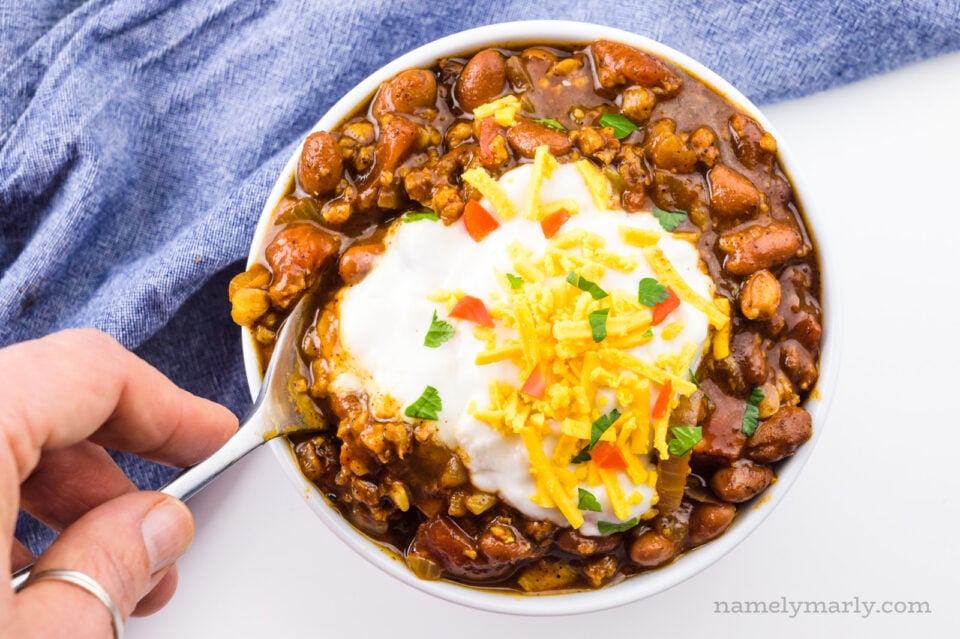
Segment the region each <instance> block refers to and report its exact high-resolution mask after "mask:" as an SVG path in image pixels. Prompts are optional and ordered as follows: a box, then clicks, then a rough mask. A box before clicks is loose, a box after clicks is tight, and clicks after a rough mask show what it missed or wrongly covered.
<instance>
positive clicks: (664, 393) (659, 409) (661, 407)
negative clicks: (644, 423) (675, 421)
mask: <svg viewBox="0 0 960 639" xmlns="http://www.w3.org/2000/svg"><path fill="white" fill-rule="evenodd" d="M671 395H673V384H671V383H670V380H669V379H668V380H667V381H666V383H664V385H663V386H661V387H660V394H659V395H657V401H655V402H654V403H653V412H652V413H650V415H651V416H652V417H653V418H654V419H660V418H661V417H663V416H664V415H666V414H667V406H669V405H670V396H671Z"/></svg>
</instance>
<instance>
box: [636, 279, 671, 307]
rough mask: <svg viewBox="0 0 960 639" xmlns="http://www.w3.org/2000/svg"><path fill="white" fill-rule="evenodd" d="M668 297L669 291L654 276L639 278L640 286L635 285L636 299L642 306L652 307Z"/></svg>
mask: <svg viewBox="0 0 960 639" xmlns="http://www.w3.org/2000/svg"><path fill="white" fill-rule="evenodd" d="M668 297H670V291H668V290H667V287H666V286H664V285H663V284H661V283H660V282H658V281H657V280H655V279H654V278H652V277H645V278H643V279H642V280H640V286H638V287H637V299H638V300H639V301H640V303H641V304H643V305H644V306H649V307H651V308H653V307H654V306H656V305H657V304H659V303H660V302H662V301H663V300H665V299H667V298H668Z"/></svg>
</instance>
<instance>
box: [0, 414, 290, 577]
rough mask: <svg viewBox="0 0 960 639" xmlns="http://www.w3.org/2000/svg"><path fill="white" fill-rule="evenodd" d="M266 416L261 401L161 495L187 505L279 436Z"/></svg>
mask: <svg viewBox="0 0 960 639" xmlns="http://www.w3.org/2000/svg"><path fill="white" fill-rule="evenodd" d="M265 412H267V411H266V409H265V404H264V403H263V402H261V401H258V402H257V403H256V404H255V405H254V407H253V410H251V412H250V413H249V414H248V415H247V417H246V419H244V420H243V423H242V424H241V425H240V430H238V431H237V432H236V433H234V435H233V437H231V438H230V439H228V440H227V443H225V444H224V445H223V446H221V447H220V448H219V449H218V450H217V451H216V452H215V453H213V454H212V455H210V456H209V457H207V458H206V459H204V460H203V461H202V462H200V463H199V464H197V465H196V466H191V467H190V468H187V469H185V470H184V471H182V472H181V473H180V474H179V475H177V476H176V477H174V478H173V479H172V480H171V481H169V482H168V483H167V484H166V485H164V486H163V488H161V489H160V492H161V493H165V494H167V495H171V496H173V497H176V498H177V499H179V500H181V501H186V500H188V499H190V498H191V497H193V496H194V495H196V494H197V493H198V492H200V491H201V490H203V489H204V488H205V487H206V486H207V484H209V483H210V482H212V481H213V480H214V479H216V478H217V477H219V476H220V474H221V473H223V471H225V470H226V469H228V468H230V467H231V466H233V465H234V464H235V463H237V461H239V460H240V458H241V457H243V456H244V455H246V454H247V453H249V452H250V451H252V450H254V449H256V448H259V447H260V446H262V445H263V444H265V443H266V442H267V441H269V440H270V439H273V437H274V436H276V434H277V433H276V431H274V433H269V434H265V432H264V431H265V430H266V429H265V428H263V422H264V421H265V416H264V413H265ZM32 568H33V564H32V563H30V564H27V565H26V566H24V567H23V568H21V569H20V570H18V571H16V572H15V573H13V575H11V578H10V583H11V586H12V587H13V591H14V592H18V591H19V590H20V589H21V588H23V585H24V584H25V583H26V582H27V579H29V578H30V570H31V569H32Z"/></svg>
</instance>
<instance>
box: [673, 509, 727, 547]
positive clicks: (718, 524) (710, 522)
mask: <svg viewBox="0 0 960 639" xmlns="http://www.w3.org/2000/svg"><path fill="white" fill-rule="evenodd" d="M735 514H737V507H736V506H734V505H733V504H697V505H696V506H694V507H693V512H691V513H690V524H689V527H688V528H687V539H686V543H685V545H686V546H687V547H688V548H690V547H693V546H699V545H700V544H705V543H707V542H708V541H710V540H711V539H715V538H717V537H719V536H720V535H721V534H723V532H724V531H725V530H726V529H727V527H728V526H729V525H730V522H732V521H733V516H734V515H735Z"/></svg>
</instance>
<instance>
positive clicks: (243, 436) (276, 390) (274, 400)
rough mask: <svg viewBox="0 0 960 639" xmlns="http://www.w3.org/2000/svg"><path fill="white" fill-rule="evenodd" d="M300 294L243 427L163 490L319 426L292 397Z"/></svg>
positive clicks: (184, 487) (15, 580)
mask: <svg viewBox="0 0 960 639" xmlns="http://www.w3.org/2000/svg"><path fill="white" fill-rule="evenodd" d="M308 297H309V296H304V297H302V298H300V301H299V302H297V305H296V306H294V308H293V310H292V311H291V312H290V315H289V316H288V317H287V319H286V321H285V322H284V323H283V326H281V328H280V332H279V333H278V334H277V339H276V344H275V345H274V347H273V354H272V355H271V356H270V362H269V364H268V365H267V370H266V372H265V373H264V375H263V384H262V385H261V386H260V393H259V394H258V395H257V399H256V401H254V403H253V407H252V408H251V409H250V411H249V412H248V413H247V416H246V417H244V419H243V420H242V421H241V422H240V429H239V430H238V431H237V432H236V433H235V434H234V435H233V437H231V438H230V439H229V440H227V443H225V444H224V445H223V446H221V447H220V449H219V450H217V451H216V452H215V453H213V454H212V455H210V456H209V457H207V458H206V459H205V460H203V461H202V462H200V463H199V464H197V465H196V466H193V467H191V468H188V469H186V470H184V471H183V472H181V473H180V474H179V475H177V476H176V477H175V478H174V479H173V480H171V481H170V482H169V483H167V484H166V485H165V486H164V487H163V488H161V489H160V492H162V493H165V494H167V495H172V496H173V497H176V498H177V499H180V500H181V501H186V500H188V499H190V498H191V497H193V496H194V495H196V494H197V493H198V492H200V491H201V490H203V489H204V488H205V487H206V486H207V484H209V483H210V482H212V481H213V480H214V479H216V478H217V477H219V476H220V475H221V474H222V473H223V471H225V470H226V469H228V468H230V467H231V466H233V465H234V464H235V463H236V462H237V461H239V460H240V458H242V457H244V456H245V455H246V454H247V453H249V452H251V451H252V450H254V449H256V448H259V447H260V446H262V445H263V444H265V443H266V442H268V441H270V440H271V439H274V438H275V437H279V436H281V435H289V434H292V433H296V432H299V431H306V430H316V426H315V425H313V424H308V423H305V422H304V420H303V418H302V417H301V415H300V413H299V411H298V410H297V406H296V404H295V403H294V402H293V401H292V400H291V397H290V390H289V384H290V380H291V378H292V377H293V376H294V375H295V374H296V373H297V372H298V359H297V338H298V336H299V335H301V334H302V333H301V329H302V328H303V327H304V322H305V321H307V317H308V314H307V312H306V310H307V309H308V308H310V305H309V304H308V303H307V298H308ZM32 567H33V564H28V565H27V566H24V567H23V568H21V569H20V570H18V571H16V572H15V573H13V575H12V578H11V581H12V585H13V590H14V592H16V591H18V590H19V589H20V588H22V587H23V584H24V583H26V581H27V579H29V577H30V569H31V568H32Z"/></svg>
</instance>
